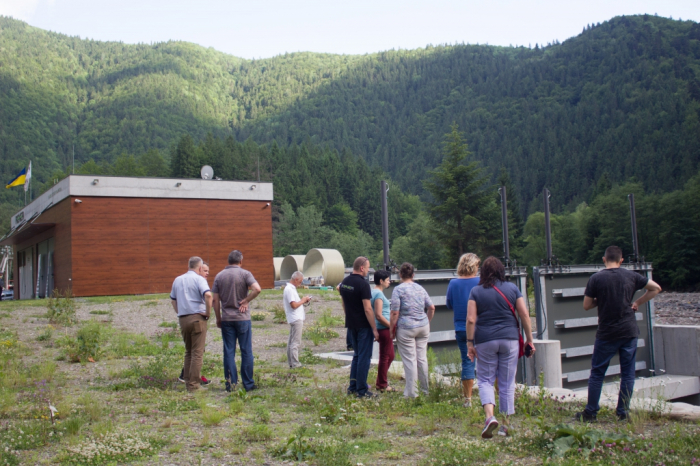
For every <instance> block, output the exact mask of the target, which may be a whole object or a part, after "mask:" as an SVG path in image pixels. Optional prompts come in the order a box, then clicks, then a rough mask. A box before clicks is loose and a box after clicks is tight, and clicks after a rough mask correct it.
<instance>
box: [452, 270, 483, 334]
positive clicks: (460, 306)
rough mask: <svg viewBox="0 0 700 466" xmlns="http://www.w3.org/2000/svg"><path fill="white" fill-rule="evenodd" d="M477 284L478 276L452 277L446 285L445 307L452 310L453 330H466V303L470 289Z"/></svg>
mask: <svg viewBox="0 0 700 466" xmlns="http://www.w3.org/2000/svg"><path fill="white" fill-rule="evenodd" d="M478 284H479V277H473V278H453V279H452V280H450V284H449V285H447V296H446V300H447V307H448V308H449V309H452V310H453V311H454V325H455V331H457V332H460V331H461V332H465V331H466V330H467V305H468V304H469V295H470V294H471V291H472V289H473V288H474V287H475V286H477V285H478Z"/></svg>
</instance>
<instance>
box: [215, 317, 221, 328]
mask: <svg viewBox="0 0 700 466" xmlns="http://www.w3.org/2000/svg"><path fill="white" fill-rule="evenodd" d="M216 326H217V327H218V328H221V320H219V319H216Z"/></svg>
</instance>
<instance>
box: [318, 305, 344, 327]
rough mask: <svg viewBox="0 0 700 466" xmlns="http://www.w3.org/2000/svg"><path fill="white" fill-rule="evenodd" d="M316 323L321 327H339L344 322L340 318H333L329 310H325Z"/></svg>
mask: <svg viewBox="0 0 700 466" xmlns="http://www.w3.org/2000/svg"><path fill="white" fill-rule="evenodd" d="M316 322H317V324H318V325H320V326H321V327H340V326H342V325H343V324H344V323H345V320H344V319H343V318H342V317H335V316H333V314H332V312H331V310H330V309H329V308H326V309H324V310H323V312H322V313H321V317H319V318H318V320H317V321H316Z"/></svg>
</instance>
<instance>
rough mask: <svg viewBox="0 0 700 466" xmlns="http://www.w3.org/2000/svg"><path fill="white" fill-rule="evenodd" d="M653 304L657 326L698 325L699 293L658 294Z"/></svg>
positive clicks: (699, 315)
mask: <svg viewBox="0 0 700 466" xmlns="http://www.w3.org/2000/svg"><path fill="white" fill-rule="evenodd" d="M654 304H655V305H656V312H655V317H656V318H655V322H656V323H657V324H667V325H700V293H660V294H659V295H658V296H657V297H656V299H654Z"/></svg>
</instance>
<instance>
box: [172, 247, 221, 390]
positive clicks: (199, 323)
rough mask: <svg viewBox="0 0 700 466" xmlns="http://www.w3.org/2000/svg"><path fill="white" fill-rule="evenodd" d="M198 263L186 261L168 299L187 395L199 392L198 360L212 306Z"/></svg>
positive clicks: (202, 354) (205, 336)
mask: <svg viewBox="0 0 700 466" xmlns="http://www.w3.org/2000/svg"><path fill="white" fill-rule="evenodd" d="M202 264H203V262H202V259H201V258H199V257H197V256H194V257H190V260H189V264H188V265H189V270H188V271H187V273H185V274H184V275H180V276H179V277H177V278H176V279H175V281H174V282H173V289H172V291H171V292H170V299H171V301H170V302H171V303H172V305H173V309H174V310H175V313H176V314H177V317H178V318H179V320H180V332H181V333H182V339H183V340H184V342H185V368H184V371H183V378H184V380H185V382H186V384H187V391H188V392H194V391H197V390H199V389H200V388H201V387H200V383H201V371H202V358H203V356H204V346H205V344H206V341H207V320H208V319H209V313H210V310H211V305H212V294H211V291H210V290H209V284H208V283H207V281H206V280H205V279H204V278H203V277H202V275H201V274H202Z"/></svg>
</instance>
